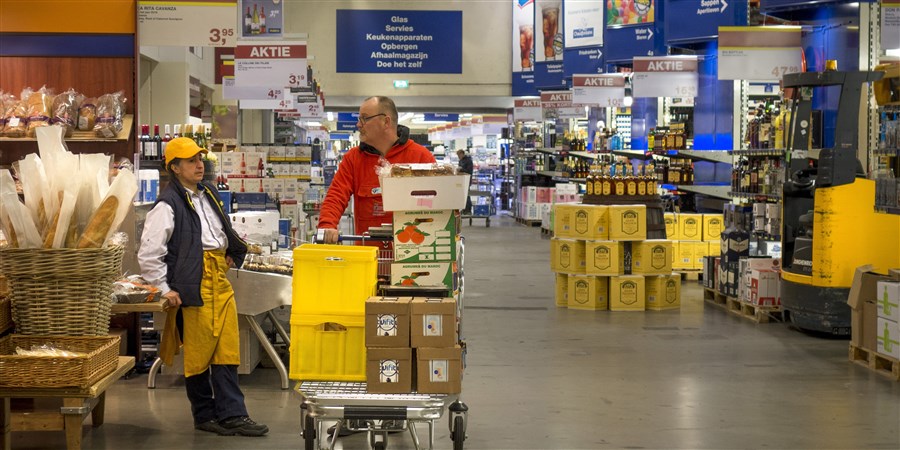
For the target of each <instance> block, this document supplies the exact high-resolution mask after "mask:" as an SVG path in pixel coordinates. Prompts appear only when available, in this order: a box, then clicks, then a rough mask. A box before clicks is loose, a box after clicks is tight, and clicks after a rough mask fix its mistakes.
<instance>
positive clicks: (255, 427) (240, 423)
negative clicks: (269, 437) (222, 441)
mask: <svg viewBox="0 0 900 450" xmlns="http://www.w3.org/2000/svg"><path fill="white" fill-rule="evenodd" d="M219 426H220V427H222V432H221V433H219V434H221V435H223V436H234V435H236V434H239V435H241V436H263V435H265V434H266V433H268V432H269V427H267V426H265V425H263V424H261V423H256V422H254V421H253V419H251V418H249V417H247V416H235V417H229V418H227V419H225V420H220V421H219Z"/></svg>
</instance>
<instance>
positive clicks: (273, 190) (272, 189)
mask: <svg viewBox="0 0 900 450" xmlns="http://www.w3.org/2000/svg"><path fill="white" fill-rule="evenodd" d="M262 187H263V191H265V192H266V193H267V194H269V197H272V198H273V199H276V198H277V199H278V200H281V199H283V198H284V180H282V179H278V178H263V179H262Z"/></svg>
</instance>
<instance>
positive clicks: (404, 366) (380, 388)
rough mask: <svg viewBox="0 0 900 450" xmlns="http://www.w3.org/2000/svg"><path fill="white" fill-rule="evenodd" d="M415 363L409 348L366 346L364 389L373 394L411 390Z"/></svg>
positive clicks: (403, 392)
mask: <svg viewBox="0 0 900 450" xmlns="http://www.w3.org/2000/svg"><path fill="white" fill-rule="evenodd" d="M415 371H416V364H415V362H414V361H413V354H412V349H411V348H408V347H407V348H368V349H367V350H366V391H367V392H369V393H373V394H409V393H411V392H413V384H412V383H413V379H414V378H415Z"/></svg>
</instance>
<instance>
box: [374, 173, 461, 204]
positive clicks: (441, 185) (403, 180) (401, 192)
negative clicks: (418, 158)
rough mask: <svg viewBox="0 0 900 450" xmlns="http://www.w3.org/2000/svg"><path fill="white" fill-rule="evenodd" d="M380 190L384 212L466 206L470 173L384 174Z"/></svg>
mask: <svg viewBox="0 0 900 450" xmlns="http://www.w3.org/2000/svg"><path fill="white" fill-rule="evenodd" d="M381 191H382V192H381V198H382V199H383V201H384V209H385V211H414V210H423V209H463V208H465V207H466V196H467V195H468V193H469V175H440V176H434V177H427V176H426V177H384V178H382V179H381Z"/></svg>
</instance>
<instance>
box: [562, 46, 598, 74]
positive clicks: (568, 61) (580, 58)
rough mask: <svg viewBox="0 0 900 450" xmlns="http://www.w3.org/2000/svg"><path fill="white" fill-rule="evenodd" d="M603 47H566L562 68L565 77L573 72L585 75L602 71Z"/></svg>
mask: <svg viewBox="0 0 900 450" xmlns="http://www.w3.org/2000/svg"><path fill="white" fill-rule="evenodd" d="M604 66H605V61H604V58H603V47H584V48H573V49H566V53H565V55H564V56H563V69H564V72H565V76H566V78H568V77H571V76H572V75H574V74H576V73H577V74H580V75H586V74H593V73H603V72H604Z"/></svg>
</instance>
